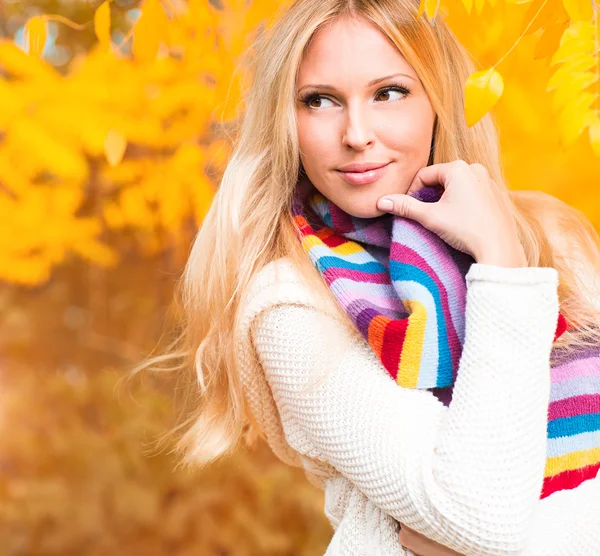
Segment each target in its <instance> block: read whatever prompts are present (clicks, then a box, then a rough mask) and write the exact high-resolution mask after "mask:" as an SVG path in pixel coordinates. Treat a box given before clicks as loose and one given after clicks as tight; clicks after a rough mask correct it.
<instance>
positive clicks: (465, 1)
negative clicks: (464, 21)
mask: <svg viewBox="0 0 600 556" xmlns="http://www.w3.org/2000/svg"><path fill="white" fill-rule="evenodd" d="M461 2H462V5H463V6H464V7H465V10H467V13H468V14H469V15H471V12H472V11H473V0H461Z"/></svg>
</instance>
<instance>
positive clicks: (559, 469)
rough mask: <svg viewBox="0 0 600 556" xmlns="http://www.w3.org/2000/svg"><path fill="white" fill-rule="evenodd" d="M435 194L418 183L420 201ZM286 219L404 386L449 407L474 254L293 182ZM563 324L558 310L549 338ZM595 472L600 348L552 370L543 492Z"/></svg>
mask: <svg viewBox="0 0 600 556" xmlns="http://www.w3.org/2000/svg"><path fill="white" fill-rule="evenodd" d="M440 195H441V190H440V189H437V188H432V187H426V188H423V189H421V190H420V191H419V192H417V193H416V194H414V196H415V197H416V198H417V199H418V200H420V201H423V202H436V201H437V200H439V198H440ZM292 216H293V218H294V223H295V226H296V229H297V232H298V236H299V239H300V241H301V243H302V246H303V248H304V250H305V252H306V253H307V254H308V256H309V258H310V259H311V261H312V262H313V264H314V265H315V266H316V268H317V269H318V271H319V272H320V274H321V275H322V277H323V279H324V280H325V282H326V284H327V285H328V287H329V288H330V290H331V292H332V293H333V295H334V297H335V299H336V300H337V302H338V303H339V304H340V306H341V307H342V308H343V309H344V311H345V312H346V313H347V314H348V316H349V317H350V319H351V320H352V322H353V323H354V324H355V326H356V327H357V329H358V330H359V331H360V333H361V334H362V336H363V337H364V338H365V340H366V341H367V342H368V343H369V345H370V346H371V348H372V350H373V352H374V353H375V355H376V356H377V358H378V359H379V360H380V361H381V363H382V365H383V367H384V368H385V369H386V370H387V372H388V373H389V374H390V375H391V377H392V378H393V379H394V380H395V381H396V383H397V384H399V385H400V386H402V387H404V388H422V389H428V390H431V391H432V392H433V394H434V395H436V396H437V397H438V398H439V399H440V400H441V401H442V402H443V403H445V404H446V405H448V404H449V403H450V400H451V398H452V387H453V384H454V380H455V379H456V372H457V370H458V363H459V360H460V356H461V352H462V346H463V344H464V336H465V306H466V292H467V288H466V278H465V277H466V274H467V272H468V270H469V267H470V266H471V264H473V262H474V259H473V258H472V257H471V256H470V255H467V254H466V253H462V252H461V251H458V250H456V249H454V248H452V247H451V246H449V245H448V244H447V243H445V242H444V241H443V240H442V239H440V238H439V237H438V236H437V235H436V234H434V233H433V232H430V231H429V230H427V229H426V228H424V227H423V226H421V225H420V224H419V223H417V222H415V221H413V220H410V219H408V218H401V217H398V216H395V215H391V214H384V215H382V216H379V217H375V218H357V217H353V216H351V215H349V214H348V213H346V212H344V211H343V210H342V209H340V208H339V207H338V206H336V205H335V204H333V203H332V202H331V201H329V200H328V199H326V198H325V197H324V196H322V195H321V194H320V193H318V192H317V191H316V190H314V188H313V186H312V185H311V184H310V182H307V181H301V182H299V184H298V186H297V188H296V192H295V196H294V198H293V201H292ZM566 329H567V323H566V320H565V318H564V316H563V315H562V314H559V318H558V322H557V329H556V334H555V338H554V339H555V340H556V339H557V338H558V337H559V336H560V335H561V334H562V333H563V332H564V331H565V330H566ZM599 469H600V348H598V349H596V350H591V349H588V350H582V351H581V352H579V353H577V354H576V355H574V356H571V357H569V358H568V359H563V361H562V362H561V364H560V365H555V366H553V367H552V368H551V394H550V406H549V411H548V458H547V465H546V472H545V477H544V486H543V490H542V494H541V497H542V498H545V497H546V496H549V495H550V494H552V493H553V492H555V491H557V490H563V489H570V488H575V487H577V486H578V485H579V484H581V483H582V482H583V481H585V480H587V479H590V478H593V477H595V476H596V473H597V472H598V470H599Z"/></svg>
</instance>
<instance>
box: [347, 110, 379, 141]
mask: <svg viewBox="0 0 600 556" xmlns="http://www.w3.org/2000/svg"><path fill="white" fill-rule="evenodd" d="M342 142H343V143H344V146H347V147H349V148H351V149H354V150H357V151H362V150H365V149H367V148H368V147H370V146H371V145H372V144H373V142H374V133H373V125H372V122H371V120H370V117H369V114H368V113H367V111H366V110H364V109H362V110H361V109H359V108H354V109H352V110H348V112H347V116H346V120H345V124H344V130H343V137H342Z"/></svg>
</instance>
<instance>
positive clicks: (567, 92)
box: [552, 71, 598, 112]
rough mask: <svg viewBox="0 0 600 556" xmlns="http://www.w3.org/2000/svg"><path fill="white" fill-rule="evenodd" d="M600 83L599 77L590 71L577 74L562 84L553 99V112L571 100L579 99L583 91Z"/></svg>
mask: <svg viewBox="0 0 600 556" xmlns="http://www.w3.org/2000/svg"><path fill="white" fill-rule="evenodd" d="M597 81H598V76H597V75H596V74H595V73H592V72H590V71H585V72H575V73H571V74H570V75H569V79H568V80H565V81H563V82H561V84H560V85H559V86H558V87H557V88H556V90H555V92H554V95H553V97H552V110H553V111H555V112H556V111H558V110H560V109H561V108H562V107H563V106H564V105H565V104H566V103H567V102H569V100H570V99H573V98H575V97H577V96H578V95H579V94H580V93H581V91H583V90H584V89H587V88H588V87H589V86H590V85H593V84H594V83H596V82H597Z"/></svg>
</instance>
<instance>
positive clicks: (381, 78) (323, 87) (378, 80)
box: [298, 73, 415, 92]
mask: <svg viewBox="0 0 600 556" xmlns="http://www.w3.org/2000/svg"><path fill="white" fill-rule="evenodd" d="M400 75H403V76H404V77H408V78H409V79H413V80H415V78H414V77H413V76H412V75H409V74H408V73H392V74H391V75H386V76H385V77H378V78H377V79H373V80H372V81H369V82H368V83H367V87H372V86H373V85H377V83H381V82H382V81H385V80H386V79H391V78H392V77H398V76H400ZM307 87H310V88H311V89H330V90H331V89H335V87H334V86H333V85H303V86H302V87H300V88H299V89H298V92H300V91H301V90H302V89H306V88H307Z"/></svg>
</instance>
